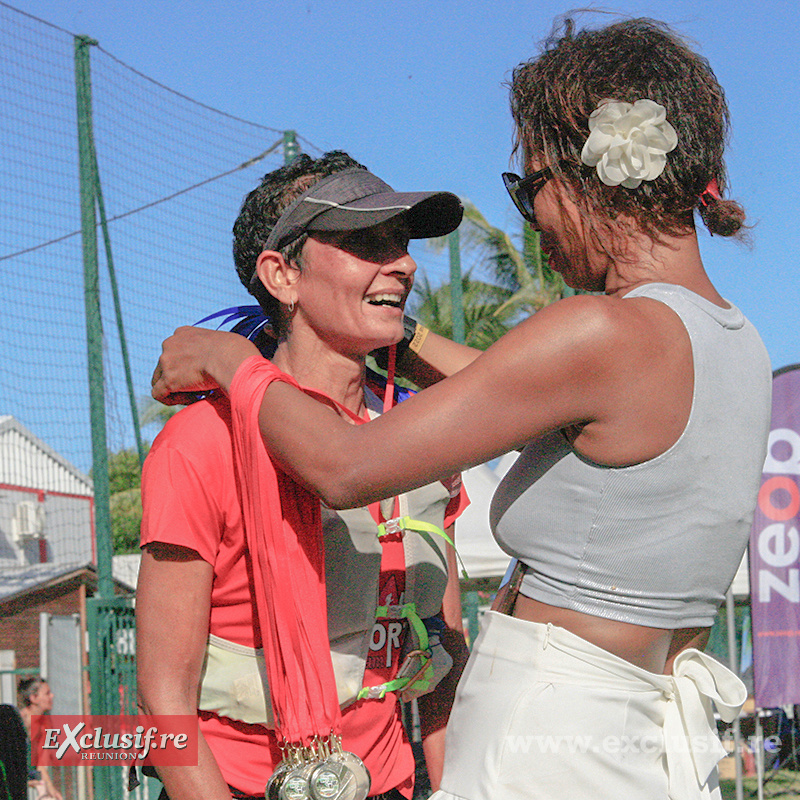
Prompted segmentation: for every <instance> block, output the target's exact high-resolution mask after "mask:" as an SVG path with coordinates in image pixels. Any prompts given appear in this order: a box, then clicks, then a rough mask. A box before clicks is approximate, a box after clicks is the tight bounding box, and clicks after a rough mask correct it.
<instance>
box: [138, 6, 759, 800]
mask: <svg viewBox="0 0 800 800" xmlns="http://www.w3.org/2000/svg"><path fill="white" fill-rule="evenodd" d="M511 109H512V114H513V118H514V122H515V126H516V148H515V152H516V154H517V155H518V156H519V157H520V161H521V167H522V173H523V175H522V177H520V176H517V175H514V174H512V173H506V174H505V175H504V176H503V177H504V181H505V184H506V188H507V189H508V191H509V193H510V195H511V198H512V200H513V201H514V203H515V205H516V206H517V208H518V209H519V211H520V212H521V213H522V214H523V216H524V217H525V218H526V219H527V220H528V222H529V223H530V224H531V225H532V226H533V227H534V228H535V229H537V230H539V231H541V243H542V248H543V250H544V252H545V253H546V255H547V257H548V260H549V265H550V267H551V269H553V270H555V271H556V272H558V273H560V274H561V275H562V276H563V278H564V280H565V282H566V283H567V285H568V286H571V287H573V288H575V289H577V290H581V291H583V292H585V294H581V295H578V296H574V297H570V298H565V299H563V300H561V301H558V302H556V303H554V304H552V305H550V306H548V307H547V308H544V309H543V310H541V311H538V312H537V313H536V314H534V315H533V316H532V317H530V318H529V319H527V320H525V321H524V322H522V323H520V324H519V325H518V326H517V327H516V328H515V329H514V330H512V331H511V332H510V333H508V334H506V335H505V336H504V337H503V338H502V339H500V340H499V341H498V342H497V343H496V344H494V345H493V346H492V347H490V348H489V349H488V350H487V351H486V352H485V353H484V354H482V355H480V356H478V357H472V358H470V357H469V355H468V354H465V352H464V350H463V349H455V348H454V347H453V346H451V345H449V344H448V343H447V342H446V340H443V339H441V338H439V337H435V336H433V335H428V336H427V338H425V339H424V342H423V343H422V345H421V346H419V345H418V346H417V347H416V349H414V348H412V352H411V355H410V356H408V358H411V359H412V361H413V363H410V364H409V363H407V362H406V361H405V360H404V361H403V365H404V367H405V368H406V369H412V370H413V369H414V368H415V367H419V366H420V365H422V367H424V369H425V370H426V371H427V372H428V374H429V375H433V377H435V376H436V374H437V373H438V374H439V375H440V376H451V377H447V379H446V380H444V381H442V382H441V383H439V384H437V385H435V386H432V387H431V388H430V389H426V390H425V391H423V392H421V393H420V394H419V395H417V396H416V397H414V398H412V399H410V400H409V401H407V402H405V403H402V404H401V405H400V406H398V407H397V408H396V409H393V410H392V411H390V412H389V413H387V414H385V415H383V417H382V418H381V419H380V420H377V421H376V422H375V424H374V425H370V426H364V427H362V428H358V429H353V428H351V427H350V426H346V425H343V424H340V423H338V422H337V420H335V419H331V418H330V415H329V414H326V413H325V411H324V409H323V408H322V407H321V406H319V404H318V403H315V402H314V401H313V400H312V399H311V398H307V397H303V396H302V395H301V394H300V393H299V392H297V390H296V389H294V388H293V387H292V386H290V385H288V384H287V383H286V381H285V380H284V379H283V378H282V376H281V375H280V374H279V373H278V372H277V371H276V370H275V368H274V367H273V365H271V364H270V363H269V362H268V361H265V360H264V359H263V358H262V357H261V356H260V355H259V354H258V353H257V352H256V351H255V349H254V348H253V347H252V345H250V344H249V343H248V342H246V341H245V340H243V339H242V338H241V337H235V336H231V335H230V334H228V333H221V332H208V331H205V332H203V331H196V330H192V329H185V328H184V329H179V330H178V331H177V332H176V334H175V335H174V336H173V337H172V338H171V339H169V340H167V342H166V343H165V345H164V352H163V354H162V359H161V361H160V363H159V366H158V367H157V369H156V373H155V375H154V389H153V394H154V396H155V397H156V398H158V399H163V400H167V401H169V397H170V394H171V393H173V392H177V395H176V397H177V399H178V400H179V399H180V392H182V391H184V390H186V389H201V388H202V389H208V388H210V387H217V386H218V387H222V388H223V389H224V390H225V391H227V392H229V394H230V397H231V402H232V403H233V404H234V405H236V404H237V403H239V402H242V395H241V387H243V386H245V385H247V386H248V387H252V385H253V384H254V382H256V381H259V382H260V383H259V391H258V392H252V391H251V392H250V393H249V394H248V398H254V399H255V402H256V403H257V405H258V407H259V426H260V431H261V435H262V437H263V440H264V442H265V445H266V446H267V448H268V449H269V452H270V453H271V454H272V456H273V458H275V459H276V460H277V461H278V463H280V464H282V465H283V466H284V468H285V469H287V470H288V471H289V472H290V474H293V475H295V476H296V478H297V479H298V480H300V481H302V482H304V483H305V484H306V485H308V486H311V487H313V488H314V489H315V490H316V491H317V492H318V493H319V494H320V496H321V497H322V498H323V499H324V501H325V502H326V503H328V504H329V505H333V506H334V507H337V508H346V507H348V506H350V505H355V504H360V503H364V502H368V501H369V500H370V499H371V498H373V497H375V496H380V495H383V494H385V493H386V492H388V491H401V490H405V489H407V488H409V487H410V486H413V485H416V484H419V483H425V482H427V481H430V480H432V479H435V478H437V477H439V476H441V475H445V474H448V473H450V472H452V471H456V470H461V469H464V468H467V467H469V466H471V465H473V464H476V463H480V462H483V461H486V460H488V459H491V458H493V457H495V456H497V455H499V454H501V453H504V452H506V451H508V450H511V449H514V448H522V453H521V455H520V456H519V458H518V459H517V461H516V463H515V465H514V467H513V468H512V469H511V470H510V471H509V473H508V474H507V475H506V477H505V478H504V480H503V481H502V483H501V485H500V486H499V488H498V491H497V493H496V495H495V498H494V502H493V504H492V510H491V520H492V525H493V530H494V534H495V537H496V538H497V540H498V541H499V543H500V544H501V545H502V546H503V548H504V549H505V550H506V551H507V552H508V553H509V554H510V555H512V556H514V557H516V558H517V559H518V563H519V566H520V568H519V569H518V570H515V572H516V573H517V574H516V576H515V580H514V581H513V582H512V584H510V586H509V588H508V590H507V592H506V597H505V599H504V600H503V601H502V602H501V603H500V604H499V606H498V608H497V610H495V611H490V612H488V613H487V614H486V616H485V617H484V622H483V627H482V631H481V634H480V637H479V638H478V640H477V642H476V644H475V646H474V648H473V650H472V654H471V656H470V661H469V663H468V665H467V668H466V669H465V672H464V675H463V677H462V680H461V682H460V685H459V689H458V693H457V698H456V702H455V705H454V707H453V713H452V715H451V718H450V722H449V725H448V733H447V751H446V752H447V756H446V763H445V768H444V775H443V777H442V782H441V789H440V791H439V792H437V793H436V794H435V795H434V798H436V800H516V799H517V798H519V799H520V800H522V799H523V798H525V800H529V799H534V798H535V799H536V800H539V799H541V800H545V799H546V800H559V798H563V800H602V799H603V798H608V799H609V800H611V799H612V798H613V800H619V798H625V800H654V798H663V799H664V800H666V798H671V799H672V800H689V799H690V798H719V797H720V794H719V787H718V779H717V769H716V762H717V761H718V760H719V759H720V758H721V757H722V756H723V755H724V754H725V753H724V750H723V749H722V747H721V744H720V742H719V740H718V739H717V737H716V729H715V725H714V720H713V716H712V713H711V704H712V702H713V703H714V704H716V708H717V711H718V713H719V714H720V716H721V717H722V718H723V719H725V720H730V719H732V718H734V717H735V715H736V714H737V712H738V709H739V708H740V706H741V704H742V703H743V702H744V700H745V697H746V691H745V688H744V685H743V684H742V683H741V681H740V680H739V679H738V678H737V677H736V676H735V675H734V674H733V673H731V672H730V671H728V670H727V669H725V668H724V667H723V666H722V665H721V664H719V663H718V662H716V661H715V660H713V659H711V658H710V657H708V656H706V655H705V654H704V653H702V652H701V649H700V648H702V647H703V646H704V643H705V641H706V640H707V637H708V633H709V630H710V627H711V625H712V623H713V621H714V617H715V615H716V612H717V609H718V608H719V605H720V603H721V601H722V599H723V597H724V593H725V591H726V590H727V588H728V586H729V584H730V582H731V580H732V578H733V575H734V573H735V571H736V568H737V567H738V565H739V563H740V560H741V558H742V554H743V551H744V550H745V548H746V545H747V541H748V536H749V531H750V525H751V521H752V515H753V510H754V507H755V502H756V495H757V491H758V488H759V485H760V480H761V468H762V465H763V461H764V456H765V452H766V443H767V434H768V430H769V422H770V394H771V369H770V363H769V358H768V356H767V353H766V350H765V348H764V346H763V343H762V342H761V339H760V337H759V336H758V333H757V332H756V330H755V329H754V328H753V326H752V325H751V324H750V322H749V321H748V320H747V319H746V318H745V316H744V315H743V314H742V312H741V311H740V310H739V309H738V308H736V306H735V305H733V304H732V303H731V302H729V301H728V300H726V299H725V298H724V297H722V296H721V295H720V293H719V292H718V291H717V289H716V288H715V287H714V285H713V283H712V282H711V280H710V278H709V276H708V274H707V272H706V271H705V269H704V266H703V260H702V257H701V253H700V247H699V243H698V236H697V232H696V228H695V214H697V215H698V216H699V218H700V219H701V220H702V221H703V222H704V223H705V225H706V227H707V228H708V230H709V231H710V232H711V233H712V234H714V235H715V236H721V237H724V236H734V235H737V234H738V233H740V232H741V230H742V227H743V222H744V211H743V209H742V207H741V206H740V205H739V204H738V203H736V202H734V201H732V200H727V199H724V195H725V191H726V184H727V181H726V172H725V165H724V160H723V154H724V149H725V143H726V139H727V134H728V124H729V118H728V108H727V105H726V102H725V96H724V92H723V90H722V87H721V86H720V85H719V83H718V81H717V79H716V77H715V75H714V73H713V71H712V69H711V67H710V66H709V64H708V62H707V61H706V60H705V59H704V58H703V57H701V56H700V55H698V54H697V53H696V52H694V51H693V49H692V48H691V47H690V46H689V45H688V44H687V43H686V42H685V41H684V40H683V39H682V38H681V37H680V36H679V35H677V34H676V33H675V32H673V31H672V30H670V28H669V27H668V26H666V25H665V24H663V23H660V22H657V21H653V20H648V19H625V20H622V21H619V22H614V23H612V24H608V25H605V26H603V27H600V28H596V29H593V28H588V27H587V28H584V29H578V28H577V26H576V25H575V23H574V21H573V20H571V19H567V20H565V21H564V23H563V25H561V26H559V27H557V28H556V29H555V30H554V32H553V34H552V36H551V37H550V38H549V39H548V40H547V42H546V43H545V45H544V47H543V50H542V52H541V54H540V55H539V56H538V57H536V58H534V59H532V60H530V61H526V62H524V63H522V64H520V65H519V66H518V67H517V68H516V69H515V70H514V74H513V79H512V82H511ZM410 329H411V332H412V333H413V334H414V336H415V338H416V339H417V341H418V340H419V339H420V331H419V328H416V329H414V327H413V326H410ZM334 475H335V480H334V479H333V477H332V476H334Z"/></svg>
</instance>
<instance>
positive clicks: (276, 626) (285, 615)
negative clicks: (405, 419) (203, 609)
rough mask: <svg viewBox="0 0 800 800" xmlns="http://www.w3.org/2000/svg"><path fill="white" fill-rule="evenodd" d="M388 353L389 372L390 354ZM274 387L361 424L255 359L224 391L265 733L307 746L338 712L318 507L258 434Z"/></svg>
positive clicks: (327, 732) (324, 733)
mask: <svg viewBox="0 0 800 800" xmlns="http://www.w3.org/2000/svg"><path fill="white" fill-rule="evenodd" d="M390 353H391V355H390V367H392V366H393V365H394V348H391V350H390ZM390 375H391V373H390ZM275 380H280V381H283V382H285V383H289V384H291V385H293V386H295V387H297V388H299V389H301V390H302V391H305V392H306V393H307V394H309V395H311V396H313V397H315V398H316V399H318V400H320V401H322V402H325V403H327V404H328V405H332V406H334V407H335V408H336V409H338V410H339V411H344V412H346V414H347V415H348V416H349V417H350V418H351V419H352V420H353V421H354V422H357V423H361V422H364V421H365V420H363V419H361V418H360V417H358V415H356V414H353V413H352V412H351V411H349V410H348V409H346V408H344V407H343V406H342V405H341V404H339V403H337V402H336V401H334V400H332V399H331V398H329V397H327V395H325V394H324V393H322V392H318V391H314V390H310V389H304V388H303V387H301V386H300V385H299V384H298V383H297V382H296V381H295V380H294V379H293V378H292V377H291V376H289V375H287V374H285V373H284V372H282V371H281V370H279V369H278V368H277V367H276V366H275V365H274V364H272V363H271V362H270V361H267V360H266V359H263V358H262V357H261V356H251V357H250V358H248V359H247V360H246V361H244V362H243V363H242V365H241V366H240V367H239V369H238V370H237V372H236V375H235V376H234V379H233V382H232V384H231V387H230V401H231V412H232V413H231V417H232V429H233V445H234V468H235V469H236V472H237V477H238V479H239V483H240V486H241V492H242V510H243V515H244V524H245V531H246V538H247V546H248V550H249V551H250V554H251V558H252V568H253V581H254V589H255V597H256V608H257V611H258V622H259V627H260V630H261V638H262V644H263V647H264V660H265V666H266V672H267V680H268V682H269V688H270V696H271V700H272V710H273V714H274V717H275V727H276V731H277V734H278V737H279V740H283V741H284V742H287V743H289V744H291V745H298V746H305V747H310V746H312V745H313V744H314V743H315V742H317V741H319V740H320V739H327V738H328V737H329V736H331V734H339V732H340V728H341V710H340V708H339V699H338V695H337V690H336V680H335V677H334V674H333V665H332V663H331V655H330V643H329V640H328V612H327V596H326V592H325V550H324V546H323V539H322V521H321V515H320V501H319V498H318V497H317V496H316V495H314V494H312V493H311V492H309V491H308V490H306V489H304V488H303V487H302V486H300V485H299V484H297V483H296V482H295V481H293V480H292V479H291V478H290V477H289V476H288V475H286V474H285V473H284V472H283V471H282V470H280V469H278V468H276V466H275V465H274V463H273V462H272V459H271V458H270V456H269V453H268V452H267V449H266V446H265V445H264V441H263V439H262V437H261V432H260V429H259V426H258V416H259V411H260V408H261V402H262V400H263V397H264V392H265V391H266V390H267V388H268V387H269V385H270V384H271V383H272V382H273V381H275ZM393 386H394V381H393V380H392V379H390V380H389V382H388V383H387V394H388V395H389V399H388V400H386V399H385V400H384V407H386V403H387V402H388V403H389V404H390V405H391V394H392V393H393ZM375 505H377V504H375Z"/></svg>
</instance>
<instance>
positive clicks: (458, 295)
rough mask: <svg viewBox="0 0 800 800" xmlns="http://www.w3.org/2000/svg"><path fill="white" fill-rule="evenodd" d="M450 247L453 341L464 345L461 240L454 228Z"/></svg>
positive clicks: (449, 239)
mask: <svg viewBox="0 0 800 800" xmlns="http://www.w3.org/2000/svg"><path fill="white" fill-rule="evenodd" d="M447 240H448V244H449V246H450V304H451V306H452V316H453V341H454V342H459V343H460V344H463V343H464V338H465V325H464V293H463V287H462V286H461V239H460V236H459V233H458V228H456V229H455V230H454V231H453V232H452V233H451V234H450V235H449V236H448V237H447Z"/></svg>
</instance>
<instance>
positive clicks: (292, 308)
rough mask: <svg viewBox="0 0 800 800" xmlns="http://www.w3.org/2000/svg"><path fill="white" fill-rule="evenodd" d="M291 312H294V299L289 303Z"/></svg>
mask: <svg viewBox="0 0 800 800" xmlns="http://www.w3.org/2000/svg"><path fill="white" fill-rule="evenodd" d="M289 313H290V314H294V300H292V301H291V302H290V303H289Z"/></svg>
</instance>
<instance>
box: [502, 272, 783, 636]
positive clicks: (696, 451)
mask: <svg viewBox="0 0 800 800" xmlns="http://www.w3.org/2000/svg"><path fill="white" fill-rule="evenodd" d="M625 297H626V298H631V297H650V298H653V299H655V300H659V301H661V302H662V303H665V304H666V305H668V306H669V307H670V308H671V309H673V310H674V311H675V312H676V313H677V314H678V316H679V317H680V318H681V320H682V322H683V324H684V326H685V327H686V330H687V331H688V334H689V337H690V339H691V344H692V355H693V358H694V395H693V398H692V407H691V412H690V415H689V420H688V422H687V424H686V428H685V429H684V431H683V433H682V434H681V436H680V438H679V439H678V441H677V442H675V444H674V445H673V446H672V447H670V448H669V449H668V450H667V451H666V452H664V453H662V454H661V455H659V456H657V457H656V458H653V459H651V460H650V461H646V462H643V463H641V464H636V465H633V466H628V467H608V466H604V465H602V464H597V463H594V462H592V461H589V460H588V459H585V458H583V457H582V456H579V455H578V454H577V453H575V452H574V451H573V449H572V448H571V446H570V444H569V442H568V441H567V439H566V438H565V436H564V435H563V433H562V432H561V431H556V432H554V433H551V434H549V435H547V436H545V437H543V438H542V439H540V440H537V441H535V442H531V443H530V444H528V445H527V446H526V447H525V449H524V450H523V451H522V453H521V454H520V456H519V458H518V459H517V461H516V463H515V464H514V466H513V467H512V468H511V470H510V471H509V472H508V474H507V475H506V476H505V478H504V479H503V481H502V482H501V484H500V486H499V487H498V490H497V492H496V494H495V497H494V500H493V502H492V509H491V524H492V530H493V532H494V534H495V537H496V539H497V541H498V543H499V544H500V546H501V547H502V548H503V549H504V550H505V551H506V552H508V553H510V554H511V555H512V556H515V557H517V558H519V559H520V560H521V561H522V562H524V563H525V564H526V565H527V566H528V570H527V572H526V574H525V578H524V580H523V583H522V587H521V592H522V594H524V595H526V596H528V597H531V598H533V599H535V600H540V601H541V602H544V603H549V604H550V605H554V606H558V607H561V608H569V609H573V610H576V611H580V612H583V613H586V614H592V615H595V616H600V617H605V618H608V619H613V620H618V621H621V622H630V623H633V624H637V625H646V626H649V627H654V628H686V627H706V626H710V625H711V624H712V623H713V621H714V616H715V614H716V611H717V609H718V607H719V605H720V603H721V602H722V600H723V598H724V595H725V592H726V591H727V589H728V586H729V585H730V583H731V581H732V580H733V576H734V574H735V572H736V569H737V567H738V565H739V562H740V561H741V558H742V554H743V553H744V550H745V548H746V546H747V540H748V536H749V533H750V526H751V523H752V517H753V511H754V508H755V502H756V495H757V492H758V488H759V486H760V481H761V470H762V467H763V464H764V458H765V455H766V444H767V436H768V434H769V423H770V413H771V394H772V373H771V369H770V363H769V358H768V356H767V352H766V350H765V348H764V345H763V343H762V342H761V339H760V337H759V335H758V333H757V332H756V330H755V328H754V327H753V326H752V325H751V324H750V323H749V322H748V320H747V319H745V317H744V315H743V314H742V313H741V312H740V311H739V310H738V309H737V308H735V307H733V306H732V307H731V308H729V309H723V308H720V307H719V306H716V305H714V304H713V303H710V302H708V301H707V300H705V299H704V298H702V297H700V296H698V295H696V294H694V293H693V292H691V291H689V290H687V289H684V288H683V287H680V286H675V285H671V284H663V283H651V284H646V285H644V286H640V287H638V288H636V289H634V290H633V291H631V292H629V293H628V294H627V295H626V296H625Z"/></svg>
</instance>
